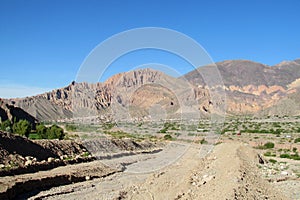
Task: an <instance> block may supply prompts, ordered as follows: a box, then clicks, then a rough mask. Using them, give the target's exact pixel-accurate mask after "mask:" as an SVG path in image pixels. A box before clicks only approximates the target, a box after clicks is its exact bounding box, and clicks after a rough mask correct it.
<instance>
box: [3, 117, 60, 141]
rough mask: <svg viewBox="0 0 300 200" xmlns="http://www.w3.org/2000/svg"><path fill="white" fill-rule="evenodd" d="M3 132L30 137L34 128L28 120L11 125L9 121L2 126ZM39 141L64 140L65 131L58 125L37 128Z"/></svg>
mask: <svg viewBox="0 0 300 200" xmlns="http://www.w3.org/2000/svg"><path fill="white" fill-rule="evenodd" d="M0 129H1V130H2V131H7V132H12V133H16V134H19V135H22V136H25V137H27V138H28V137H29V135H30V133H31V132H32V126H31V124H30V122H28V121H27V120H20V121H18V122H14V123H11V121H9V120H5V121H3V122H2V123H1V124H0ZM36 134H37V137H36V138H37V139H60V140H61V139H63V138H64V137H65V133H64V130H63V129H62V128H61V127H59V126H57V125H56V124H54V125H52V126H50V127H46V126H45V125H43V124H39V125H37V126H36Z"/></svg>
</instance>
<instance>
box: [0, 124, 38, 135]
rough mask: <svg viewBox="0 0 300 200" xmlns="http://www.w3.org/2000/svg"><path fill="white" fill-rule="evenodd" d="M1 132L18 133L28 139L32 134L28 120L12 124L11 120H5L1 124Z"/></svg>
mask: <svg viewBox="0 0 300 200" xmlns="http://www.w3.org/2000/svg"><path fill="white" fill-rule="evenodd" d="M0 128H1V130H3V131H7V132H13V133H17V134H19V135H22V136H26V137H28V136H29V134H30V132H31V129H32V127H31V124H30V123H29V122H28V121H27V120H20V121H18V122H15V123H11V121H9V120H5V121H3V122H2V123H1V126H0Z"/></svg>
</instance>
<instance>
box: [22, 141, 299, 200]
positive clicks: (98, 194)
mask: <svg viewBox="0 0 300 200" xmlns="http://www.w3.org/2000/svg"><path fill="white" fill-rule="evenodd" d="M176 145H179V146H176V148H175V149H177V150H178V149H180V148H182V149H181V151H182V150H185V149H186V147H188V148H187V150H186V151H185V153H184V154H183V155H182V156H181V157H180V158H179V159H178V160H176V161H175V162H173V163H172V164H170V165H167V166H165V167H163V168H160V169H158V170H155V171H148V172H147V173H146V172H143V171H142V170H141V171H137V169H145V168H147V167H148V169H150V168H149V166H155V165H158V164H159V163H161V162H162V160H161V159H158V157H161V158H167V156H171V155H172V147H171V148H170V149H169V152H167V153H165V154H164V153H163V152H160V153H157V155H156V154H151V155H150V154H149V155H148V154H147V155H142V156H141V155H133V156H128V157H124V158H116V159H113V161H112V160H110V161H109V162H110V163H109V162H107V165H109V166H111V167H112V166H115V167H118V166H119V165H120V164H121V165H123V166H126V169H125V170H124V169H123V171H122V172H120V171H119V172H116V173H114V174H112V175H110V176H106V177H103V178H95V179H93V180H89V181H85V182H80V183H75V184H71V185H65V186H60V187H54V188H51V189H49V190H46V191H39V192H35V193H34V194H31V195H30V198H29V199H146V200H147V199H299V198H300V196H299V192H298V194H296V193H291V191H290V190H286V191H287V192H286V193H285V194H284V192H281V191H284V190H285V189H284V188H287V187H288V188H290V189H291V186H292V185H291V184H290V185H287V186H282V185H280V184H281V182H280V183H270V182H268V181H267V180H266V179H264V178H263V176H262V171H260V170H259V168H258V167H257V166H258V165H259V159H258V154H257V152H256V151H255V150H254V149H253V148H251V147H250V146H249V145H247V144H244V143H241V142H234V141H232V142H230V141H228V142H224V143H221V144H218V145H216V146H215V147H214V148H213V151H212V152H211V153H210V154H209V155H207V156H206V157H204V158H202V157H201V154H200V153H199V152H200V150H201V145H196V144H193V145H191V146H184V145H183V146H180V144H176ZM173 147H174V146H173ZM178 147H179V148H178ZM202 147H203V145H202ZM173 153H178V152H173ZM299 182H300V180H294V183H293V184H296V185H294V189H295V191H297V189H296V188H297V187H298V186H299V185H297V184H299ZM274 186H275V187H274ZM298 188H299V187H298ZM27 195H28V194H27ZM23 197H24V196H23ZM27 197H28V196H27ZM19 198H22V197H21V196H20V197H19Z"/></svg>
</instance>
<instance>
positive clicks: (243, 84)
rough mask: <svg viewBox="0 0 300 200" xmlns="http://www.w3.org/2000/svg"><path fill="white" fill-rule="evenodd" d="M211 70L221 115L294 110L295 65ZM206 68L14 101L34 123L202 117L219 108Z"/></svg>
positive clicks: (135, 75)
mask: <svg viewBox="0 0 300 200" xmlns="http://www.w3.org/2000/svg"><path fill="white" fill-rule="evenodd" d="M216 66H217V67H218V69H219V72H220V74H221V77H222V80H223V83H224V85H214V86H213V87H216V88H218V87H220V88H221V87H222V88H223V89H224V90H225V92H226V105H227V109H226V110H227V112H228V113H230V114H257V113H261V114H265V115H268V114H274V113H278V112H275V111H274V110H273V109H272V108H276V110H279V109H278V107H281V105H284V107H286V108H289V106H288V105H291V106H290V108H289V109H291V110H293V108H294V107H297V106H298V104H299V103H298V102H299V101H298V100H299V95H297V94H299V88H300V87H299V86H300V61H299V60H295V61H289V62H282V63H280V64H278V65H275V66H272V67H270V66H266V65H263V64H260V63H255V62H252V61H245V60H233V61H224V62H220V63H216ZM209 67H210V66H204V67H200V68H198V70H194V71H191V72H189V73H188V74H186V75H184V76H183V77H179V78H174V77H170V76H168V75H166V74H164V73H162V72H160V71H155V70H151V69H139V70H135V71H130V72H126V73H120V74H117V75H114V76H112V77H111V78H109V79H108V80H107V81H105V82H104V83H93V84H91V83H75V82H72V83H71V84H70V85H69V86H67V87H64V88H61V89H55V90H53V91H51V92H48V93H44V94H41V95H37V96H34V97H27V98H22V99H13V101H15V102H16V103H15V105H16V106H18V107H20V108H22V109H24V110H25V111H27V112H28V113H30V114H31V115H32V116H34V117H35V118H37V119H39V120H58V119H65V118H71V117H79V118H80V117H88V116H101V117H102V118H104V119H105V118H109V117H108V116H110V115H112V114H114V115H116V114H117V115H118V116H120V117H121V116H122V115H124V116H123V117H124V118H126V117H127V118H128V117H134V118H140V117H149V116H150V117H151V112H152V111H153V109H154V110H155V109H158V110H160V111H162V113H164V115H167V116H169V117H174V116H176V115H177V114H180V113H182V112H195V111H196V110H197V112H199V111H200V113H202V114H204V115H206V114H210V113H211V112H213V108H214V106H216V105H218V104H222V103H224V102H222V101H224V100H217V99H213V98H212V97H211V96H210V95H211V94H210V92H209V90H208V89H207V85H206V84H205V81H204V79H203V77H201V71H202V70H209V69H210V68H209ZM291 102H292V103H291ZM1 112H2V111H1V110H0V113H1ZM289 113H290V114H292V113H294V114H295V112H289ZM126 115H127V116H126ZM128 115H130V116H128ZM152 117H153V116H152Z"/></svg>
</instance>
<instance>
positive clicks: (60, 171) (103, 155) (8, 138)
mask: <svg viewBox="0 0 300 200" xmlns="http://www.w3.org/2000/svg"><path fill="white" fill-rule="evenodd" d="M157 149H159V144H156V143H152V142H147V141H143V142H135V141H133V140H131V139H124V140H120V139H95V140H90V141H71V140H34V141H32V140H28V139H27V138H24V137H20V136H18V135H13V134H10V133H6V132H0V164H1V166H0V177H1V178H0V199H12V198H15V197H16V196H17V195H19V194H22V193H24V192H31V191H32V190H37V189H39V190H40V189H45V188H50V187H54V186H61V185H66V184H71V183H75V182H82V181H86V180H90V179H94V178H100V177H105V176H108V175H111V174H113V173H115V172H120V171H122V170H124V167H123V166H121V165H120V167H117V168H112V167H109V166H107V165H105V164H103V163H102V162H100V161H98V160H95V158H96V157H98V159H110V158H116V157H122V156H127V155H136V154H141V153H149V152H150V153H152V152H153V151H155V150H157ZM93 160H95V161H93Z"/></svg>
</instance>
